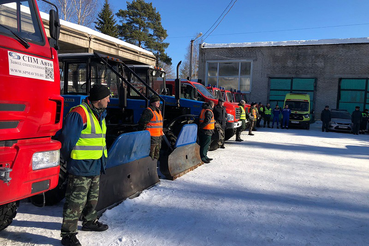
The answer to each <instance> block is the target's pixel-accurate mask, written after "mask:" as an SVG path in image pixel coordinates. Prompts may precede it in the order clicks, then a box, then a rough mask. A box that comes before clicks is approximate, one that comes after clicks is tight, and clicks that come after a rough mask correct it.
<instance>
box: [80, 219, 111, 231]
mask: <svg viewBox="0 0 369 246" xmlns="http://www.w3.org/2000/svg"><path fill="white" fill-rule="evenodd" d="M108 228H109V226H108V225H106V224H103V223H101V222H99V221H98V220H95V221H89V222H86V223H84V224H83V225H82V231H106V230H107V229H108Z"/></svg>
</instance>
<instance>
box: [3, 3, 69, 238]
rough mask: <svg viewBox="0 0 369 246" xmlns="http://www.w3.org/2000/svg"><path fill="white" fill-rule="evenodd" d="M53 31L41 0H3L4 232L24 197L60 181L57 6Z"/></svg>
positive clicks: (60, 112)
mask: <svg viewBox="0 0 369 246" xmlns="http://www.w3.org/2000/svg"><path fill="white" fill-rule="evenodd" d="M54 7H55V6H53V8H54ZM55 8H56V7H55ZM49 29H50V37H51V38H50V39H48V38H47V36H46V33H45V29H44V26H43V24H42V21H41V17H40V14H39V10H38V6H37V4H36V1H35V0H0V63H1V66H0V231H1V230H3V229H5V228H6V227H7V226H8V225H9V224H10V223H11V222H12V220H13V218H14V217H15V215H16V212H17V207H18V205H19V201H20V200H21V199H24V198H27V197H30V196H33V195H36V194H39V193H42V192H44V191H46V190H49V189H52V188H54V187H55V186H56V185H57V183H58V179H59V156H60V154H59V149H60V147H61V144H60V142H58V141H55V140H52V136H53V135H55V133H56V132H57V131H58V130H59V129H60V128H61V125H62V116H63V112H62V110H63V98H62V97H61V96H60V78H59V65H58V55H57V52H56V49H57V40H58V37H59V32H60V24H59V17H58V12H57V9H56V11H55V10H54V9H52V10H51V11H50V23H49Z"/></svg>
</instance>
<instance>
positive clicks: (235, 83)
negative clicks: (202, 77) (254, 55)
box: [206, 61, 252, 92]
mask: <svg viewBox="0 0 369 246" xmlns="http://www.w3.org/2000/svg"><path fill="white" fill-rule="evenodd" d="M251 66H252V62H251V61H219V62H218V61H208V62H207V64H206V85H212V86H216V87H224V88H225V89H227V90H230V89H236V90H240V91H242V92H250V90H251V71H252V69H251Z"/></svg>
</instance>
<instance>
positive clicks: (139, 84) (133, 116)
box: [34, 53, 202, 213]
mask: <svg viewBox="0 0 369 246" xmlns="http://www.w3.org/2000/svg"><path fill="white" fill-rule="evenodd" d="M59 64H60V76H61V77H60V81H61V95H62V96H63V97H64V100H65V103H64V116H65V115H66V114H67V113H68V112H69V111H70V109H71V108H73V107H75V106H77V105H79V104H81V103H82V102H83V100H84V99H85V98H86V97H87V96H88V94H89V91H90V88H92V86H93V85H94V84H103V85H106V86H108V87H109V88H110V91H111V99H110V103H109V105H108V108H107V111H108V114H107V117H106V123H107V136H106V140H107V146H108V164H107V170H106V174H105V175H102V176H101V182H100V199H99V202H98V205H97V210H98V211H99V213H102V212H103V211H105V210H106V209H108V208H110V207H112V206H115V205H116V204H118V203H120V202H122V201H123V200H125V199H126V198H128V197H132V196H136V195H137V194H139V193H140V192H141V191H143V190H144V189H147V188H149V187H151V186H153V185H155V184H156V183H157V182H159V178H158V176H159V175H158V171H159V174H160V173H161V174H162V175H163V177H165V178H167V179H171V180H173V179H175V178H177V177H179V176H181V175H183V174H184V173H186V172H188V171H190V170H192V169H194V168H195V167H197V166H199V165H201V164H202V161H201V158H200V155H199V145H198V144H197V143H196V139H197V125H196V124H194V122H195V118H196V116H197V115H198V114H199V113H200V111H199V110H201V105H200V106H195V107H194V106H193V105H192V106H189V107H187V106H181V105H180V103H179V100H176V97H174V96H173V97H169V98H168V97H166V99H165V100H164V99H163V97H161V96H160V94H159V93H160V92H159V93H158V92H157V91H158V90H159V89H160V88H165V72H164V71H163V70H162V69H158V68H155V67H153V66H139V65H131V66H127V65H126V64H125V63H123V62H122V61H121V60H119V59H116V58H114V57H109V56H106V55H102V54H98V53H73V54H60V55H59ZM153 94H155V95H157V96H159V97H160V98H161V105H162V106H161V107H162V113H163V117H164V129H163V130H164V133H165V136H163V139H164V142H163V143H162V150H161V154H160V158H159V161H158V162H157V161H156V160H153V159H151V157H149V152H150V134H149V132H148V131H138V121H139V119H140V117H141V114H142V112H143V111H144V109H145V108H147V107H148V105H149V99H148V98H150V96H151V95H153ZM187 103H189V102H187ZM183 105H186V102H183ZM191 108H192V109H195V110H191ZM197 109H199V110H197ZM60 173H61V175H60V181H59V187H58V188H56V189H55V190H53V191H50V192H48V193H45V195H44V196H46V199H45V198H44V199H43V201H44V202H45V201H46V205H47V204H49V205H52V204H55V203H56V202H58V201H60V200H61V199H62V198H63V197H64V192H65V186H66V185H65V184H66V176H67V175H66V163H65V162H64V161H63V160H61V172H60ZM34 200H36V199H34Z"/></svg>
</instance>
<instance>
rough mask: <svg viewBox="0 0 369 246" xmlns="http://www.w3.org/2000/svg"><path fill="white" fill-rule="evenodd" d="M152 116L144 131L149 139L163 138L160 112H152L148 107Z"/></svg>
mask: <svg viewBox="0 0 369 246" xmlns="http://www.w3.org/2000/svg"><path fill="white" fill-rule="evenodd" d="M148 109H150V111H151V112H152V114H153V117H152V118H151V120H150V122H149V123H147V125H146V130H148V131H149V132H150V135H151V137H160V136H163V116H162V115H161V112H160V111H159V113H158V112H157V111H156V110H155V111H153V110H152V109H151V108H150V107H148Z"/></svg>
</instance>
